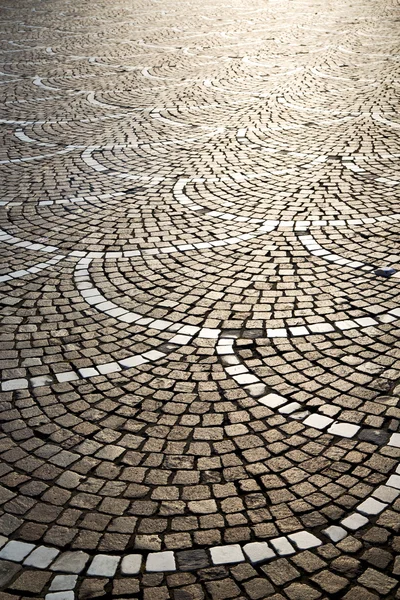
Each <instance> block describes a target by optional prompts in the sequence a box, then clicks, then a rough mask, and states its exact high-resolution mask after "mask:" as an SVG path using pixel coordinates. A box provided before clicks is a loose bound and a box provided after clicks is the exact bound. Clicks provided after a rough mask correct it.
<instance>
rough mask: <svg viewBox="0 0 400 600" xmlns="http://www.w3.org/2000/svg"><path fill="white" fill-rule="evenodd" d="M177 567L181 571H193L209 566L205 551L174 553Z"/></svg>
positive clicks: (209, 562)
mask: <svg viewBox="0 0 400 600" xmlns="http://www.w3.org/2000/svg"><path fill="white" fill-rule="evenodd" d="M176 559H177V562H178V567H179V569H180V570H182V571H195V570H197V569H204V568H206V567H209V566H210V565H211V561H210V559H209V557H208V555H207V553H206V552H205V550H184V551H182V552H177V553H176Z"/></svg>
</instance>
